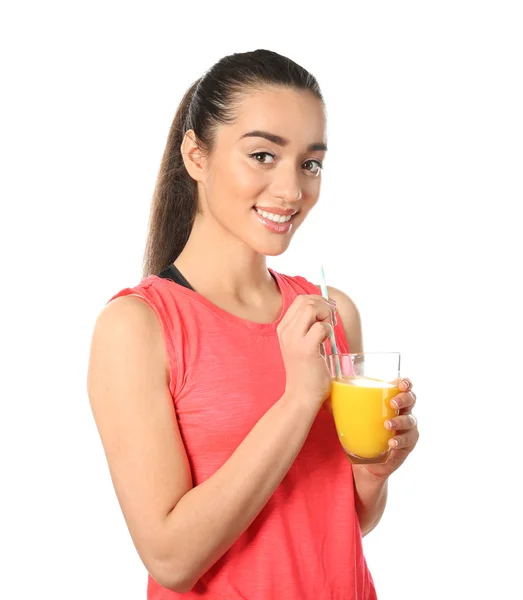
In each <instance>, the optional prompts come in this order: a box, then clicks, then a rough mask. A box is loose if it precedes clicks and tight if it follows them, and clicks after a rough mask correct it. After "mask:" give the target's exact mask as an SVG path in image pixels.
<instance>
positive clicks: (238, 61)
mask: <svg viewBox="0 0 523 600" xmlns="http://www.w3.org/2000/svg"><path fill="white" fill-rule="evenodd" d="M274 85H276V86H284V87H289V88H292V89H296V90H309V91H311V92H312V93H313V94H314V95H315V96H316V97H317V98H318V99H319V100H321V101H323V96H322V94H321V91H320V88H319V86H318V82H317V81H316V79H315V77H313V76H312V75H311V74H310V73H309V72H308V71H306V70H305V69H304V68H303V67H300V65H298V64H296V63H295V62H294V61H292V60H290V59H289V58H285V57H284V56H281V55H280V54H277V53H276V52H272V51H270V50H255V51H253V52H244V53H241V54H232V55H230V56H226V57H224V58H222V59H221V60H220V61H218V62H217V63H216V64H215V65H214V66H213V67H212V68H211V69H210V70H209V71H207V73H206V74H205V75H204V76H203V77H201V78H200V79H198V80H196V81H195V82H194V83H193V84H192V85H191V87H190V88H189V89H188V90H187V92H186V93H185V95H184V96H183V98H182V101H181V103H180V105H179V106H178V110H177V111H176V114H175V116H174V120H173V122H172V125H171V129H170V131H169V136H168V138H167V144H166V147H165V151H164V153H163V157H162V161H161V165H160V170H159V174H158V179H157V181H156V187H155V189H154V194H153V200H152V205H151V212H150V217H149V230H148V234H147V241H146V247H145V254H144V259H143V276H144V277H147V276H149V275H151V274H157V273H159V272H160V271H161V270H163V269H165V267H167V266H168V265H169V264H171V263H172V262H174V261H175V260H176V258H177V257H178V256H179V254H180V253H181V251H182V250H183V248H184V246H185V244H186V243H187V240H188V239H189V234H190V233H191V229H192V226H193V222H194V218H195V216H196V213H197V210H198V198H197V185H196V182H195V181H194V180H193V179H192V178H191V177H190V175H189V173H188V172H187V169H186V168H185V165H184V163H183V158H182V154H181V145H182V141H183V138H184V136H185V133H186V132H187V131H188V130H189V129H192V130H194V132H195V134H196V137H197V140H198V144H199V145H200V147H201V148H202V150H203V151H204V152H206V153H210V152H211V151H212V148H213V143H214V134H215V131H216V128H217V126H218V125H220V124H224V123H231V122H232V121H234V119H235V108H236V106H237V101H238V100H239V98H240V95H241V94H242V92H243V93H245V92H248V91H251V90H255V89H262V88H265V87H268V86H274Z"/></svg>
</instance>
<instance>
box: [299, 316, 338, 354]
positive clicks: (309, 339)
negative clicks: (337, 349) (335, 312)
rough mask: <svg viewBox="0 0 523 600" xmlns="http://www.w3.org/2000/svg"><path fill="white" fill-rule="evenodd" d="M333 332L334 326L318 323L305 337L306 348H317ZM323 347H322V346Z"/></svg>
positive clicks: (323, 322)
mask: <svg viewBox="0 0 523 600" xmlns="http://www.w3.org/2000/svg"><path fill="white" fill-rule="evenodd" d="M332 332H333V328H332V325H331V324H330V323H328V322H326V321H316V323H314V324H313V325H312V327H311V328H310V329H309V331H308V332H307V334H306V335H305V343H304V347H305V348H310V349H313V348H317V347H318V346H320V344H322V343H323V342H325V341H326V340H327V338H328V337H329V336H330V334H331V333H332ZM320 347H321V346H320Z"/></svg>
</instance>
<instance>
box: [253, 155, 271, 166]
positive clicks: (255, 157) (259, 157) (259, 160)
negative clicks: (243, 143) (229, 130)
mask: <svg viewBox="0 0 523 600" xmlns="http://www.w3.org/2000/svg"><path fill="white" fill-rule="evenodd" d="M249 156H250V157H251V158H252V159H253V160H255V161H256V162H257V163H260V164H262V165H268V164H271V163H270V162H267V161H266V160H264V158H265V157H267V156H270V157H271V158H272V159H273V160H274V158H275V156H274V155H273V154H271V153H270V152H253V153H252V154H249Z"/></svg>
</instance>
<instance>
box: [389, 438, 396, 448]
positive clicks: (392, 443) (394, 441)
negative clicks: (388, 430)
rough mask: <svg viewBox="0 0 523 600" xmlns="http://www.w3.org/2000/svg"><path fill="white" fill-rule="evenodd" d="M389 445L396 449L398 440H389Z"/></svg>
mask: <svg viewBox="0 0 523 600" xmlns="http://www.w3.org/2000/svg"><path fill="white" fill-rule="evenodd" d="M389 444H390V445H391V446H392V448H397V447H398V440H396V439H394V440H390V442H389Z"/></svg>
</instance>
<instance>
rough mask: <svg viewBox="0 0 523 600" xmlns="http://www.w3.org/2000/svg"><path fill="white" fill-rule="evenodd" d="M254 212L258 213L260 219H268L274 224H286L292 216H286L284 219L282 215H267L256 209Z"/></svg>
mask: <svg viewBox="0 0 523 600" xmlns="http://www.w3.org/2000/svg"><path fill="white" fill-rule="evenodd" d="M256 212H258V213H260V215H261V216H262V217H264V218H265V219H270V220H271V221H274V222H275V223H287V221H290V220H291V218H292V216H293V215H287V216H286V217H285V216H283V215H275V214H274V213H268V212H265V211H264V210H259V209H258V208H257V209H256Z"/></svg>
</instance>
